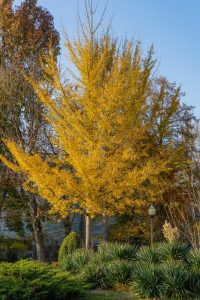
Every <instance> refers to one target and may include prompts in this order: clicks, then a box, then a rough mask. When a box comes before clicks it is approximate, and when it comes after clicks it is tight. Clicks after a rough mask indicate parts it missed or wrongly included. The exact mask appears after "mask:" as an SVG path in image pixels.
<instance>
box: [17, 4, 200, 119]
mask: <svg viewBox="0 0 200 300" xmlns="http://www.w3.org/2000/svg"><path fill="white" fill-rule="evenodd" d="M20 2H22V1H20V0H16V1H15V4H19V3H20ZM103 2H104V3H105V1H104V0H102V3H103ZM38 3H39V4H40V5H42V6H44V7H46V8H47V9H48V10H49V11H50V13H51V14H52V15H53V16H54V21H55V26H56V28H57V30H58V31H59V32H61V33H62V26H63V27H64V28H65V30H66V32H68V34H69V35H70V36H74V35H75V33H76V15H77V7H78V0H57V1H55V0H38ZM83 3H84V0H79V5H80V7H82V5H83ZM110 18H112V27H113V29H114V31H115V33H116V34H117V35H119V36H127V37H128V38H132V37H133V38H134V39H136V40H138V39H139V40H140V41H141V42H142V45H143V49H144V51H145V50H147V49H148V47H150V46H151V45H152V44H153V45H154V48H155V58H157V60H158V62H159V73H160V74H162V75H163V76H166V77H167V78H168V79H169V80H170V81H176V82H177V84H181V86H182V90H183V91H184V92H185V93H186V96H185V97H184V99H183V100H184V102H186V103H187V104H190V105H193V106H195V107H196V110H195V112H196V114H197V115H198V116H199V117H200V93H199V89H200V0H108V9H107V20H109V19H110ZM64 53H65V51H64V49H63V50H62V62H63V63H64V62H65V56H64ZM66 63H67V62H66Z"/></svg>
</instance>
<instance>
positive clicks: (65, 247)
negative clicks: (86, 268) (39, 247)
mask: <svg viewBox="0 0 200 300" xmlns="http://www.w3.org/2000/svg"><path fill="white" fill-rule="evenodd" d="M79 246H80V240H79V236H78V234H77V233H76V232H74V231H72V232H70V233H69V234H68V235H67V236H66V237H65V238H64V240H63V242H62V244H61V246H60V249H59V252H58V263H59V264H61V265H62V262H63V260H64V259H65V258H66V257H67V256H68V255H69V254H72V253H73V252H74V251H75V250H76V249H77V248H79Z"/></svg>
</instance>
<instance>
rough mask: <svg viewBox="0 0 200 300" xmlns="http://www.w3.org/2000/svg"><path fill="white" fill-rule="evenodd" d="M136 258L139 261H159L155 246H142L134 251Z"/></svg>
mask: <svg viewBox="0 0 200 300" xmlns="http://www.w3.org/2000/svg"><path fill="white" fill-rule="evenodd" d="M136 259H137V260H138V261H139V262H140V261H141V262H147V263H159V262H160V253H159V250H158V248H157V247H149V246H144V247H141V248H140V249H139V251H138V252H137V253H136Z"/></svg>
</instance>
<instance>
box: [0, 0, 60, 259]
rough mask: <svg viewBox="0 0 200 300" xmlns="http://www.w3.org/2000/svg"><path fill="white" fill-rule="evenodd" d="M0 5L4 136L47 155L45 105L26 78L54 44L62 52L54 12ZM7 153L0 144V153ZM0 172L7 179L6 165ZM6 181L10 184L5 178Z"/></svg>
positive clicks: (32, 2) (38, 233)
mask: <svg viewBox="0 0 200 300" xmlns="http://www.w3.org/2000/svg"><path fill="white" fill-rule="evenodd" d="M0 5H1V9H0V36H1V39H0V90H1V93H0V106H1V113H0V127H1V128H0V132H1V137H10V138H12V139H13V140H15V141H16V142H17V143H18V144H19V145H21V147H22V148H23V149H26V151H28V152H29V153H32V152H42V153H44V152H47V151H48V150H49V151H50V147H49V146H48V145H49V143H48V140H49V136H48V134H47V133H49V126H48V125H47V123H46V122H45V120H44V118H43V106H42V104H41V103H40V102H38V100H37V95H36V94H35V92H34V91H33V89H32V87H31V85H30V84H28V83H27V81H26V80H25V79H24V74H29V75H30V74H31V76H33V77H34V78H37V79H41V78H43V74H42V70H41V68H40V65H39V58H40V56H41V55H47V54H48V52H49V47H50V45H51V48H52V49H53V54H54V58H55V59H56V57H57V55H58V54H59V35H58V33H57V31H56V30H55V28H54V24H53V18H52V16H51V15H50V14H49V12H48V11H47V10H45V9H44V8H42V7H40V6H38V5H37V1H36V0H26V1H24V2H23V3H22V4H21V5H20V6H18V7H16V8H15V9H14V8H13V1H1V3H0ZM44 141H45V142H44ZM44 145H45V146H44ZM51 150H52V149H51ZM5 151H6V150H5V147H4V146H3V144H1V153H6V152H5ZM1 171H2V178H3V177H4V174H5V169H1ZM6 173H7V171H6ZM10 175H11V177H12V176H15V177H16V175H13V174H10ZM7 177H8V176H7ZM23 180H24V178H23V176H18V181H17V182H16V181H13V180H10V182H11V181H12V183H13V186H12V187H16V186H20V185H21V184H22V182H23ZM3 182H4V183H7V180H3ZM5 189H7V186H6V185H5V186H4V189H3V190H5ZM26 199H27V197H26ZM28 199H29V200H28V202H27V205H28V207H29V212H30V214H31V219H32V226H33V233H34V239H35V244H36V249H37V257H38V259H40V260H44V258H45V250H44V243H43V234H42V225H41V216H40V215H41V209H40V205H39V204H38V202H37V200H36V198H35V196H34V195H33V194H31V193H29V198H28Z"/></svg>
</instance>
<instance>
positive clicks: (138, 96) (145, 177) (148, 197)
mask: <svg viewBox="0 0 200 300" xmlns="http://www.w3.org/2000/svg"><path fill="white" fill-rule="evenodd" d="M66 47H67V50H68V53H69V55H70V59H71V62H72V63H73V65H74V66H75V67H76V71H75V72H74V74H72V78H73V79H72V80H71V81H70V82H67V83H66V82H64V81H63V82H62V76H61V75H60V71H59V69H58V67H57V65H56V63H55V62H54V60H53V59H52V58H51V57H45V58H43V68H44V70H45V72H46V78H47V79H48V81H49V85H50V87H51V90H53V91H54V93H53V95H52V93H49V87H48V88H46V86H44V85H43V82H39V83H38V82H35V81H33V80H32V79H30V78H29V79H28V80H29V82H30V83H31V84H32V85H33V87H34V89H35V91H36V93H37V94H38V97H39V100H40V101H41V102H42V103H43V105H44V107H45V108H46V111H47V114H46V118H47V120H48V121H49V123H50V124H51V125H52V126H53V128H54V130H55V138H54V140H53V143H54V144H55V145H56V146H57V148H58V149H59V154H58V156H57V157H55V156H52V157H48V159H45V160H44V158H42V157H41V156H40V155H38V154H31V155H30V154H26V152H25V151H24V150H23V149H21V148H19V147H18V146H17V145H16V144H15V143H14V142H12V141H10V140H9V141H8V140H7V141H5V143H6V145H7V147H8V149H9V150H10V152H11V154H12V156H13V158H14V163H11V162H10V161H8V160H7V159H6V158H5V157H1V159H2V161H3V162H4V163H5V164H6V165H7V166H8V167H10V168H12V169H13V170H15V171H16V172H20V173H23V174H25V175H26V183H25V188H26V189H27V190H31V191H34V192H36V193H38V194H39V195H40V196H41V197H42V198H44V199H47V200H48V201H49V203H50V204H51V205H52V210H53V211H54V212H59V213H60V214H61V215H63V216H64V215H66V214H67V213H69V212H72V211H79V212H83V213H87V214H89V215H90V216H92V217H94V216H95V215H101V214H104V213H105V214H106V215H109V216H111V215H113V214H124V213H131V212H132V210H133V208H134V209H135V210H140V209H142V207H143V206H146V205H147V204H148V203H149V202H153V201H155V199H156V198H157V197H160V196H161V194H162V192H163V189H164V184H163V182H162V180H161V176H159V175H160V174H161V173H162V172H163V171H166V170H167V162H168V156H167V155H166V153H165V154H163V153H157V154H156V156H154V157H153V158H151V157H150V156H149V154H148V145H146V144H145V136H146V133H147V131H148V128H147V126H148V125H147V124H145V122H144V120H143V117H144V115H145V112H146V111H147V110H148V101H147V99H148V95H149V92H150V84H151V80H150V74H151V70H152V67H153V61H152V53H151V52H150V53H149V54H148V56H147V57H146V59H145V60H142V58H141V51H140V48H139V46H137V47H135V48H134V47H133V45H132V44H131V43H124V46H123V47H122V48H123V49H121V50H120V49H119V48H118V46H117V43H116V42H115V41H113V40H112V38H111V37H110V36H109V35H107V34H106V35H102V36H101V38H100V39H98V38H94V37H92V38H90V37H81V38H79V39H78V40H77V41H74V42H70V41H69V40H67V42H66ZM164 156H165V158H163V157H164Z"/></svg>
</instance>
